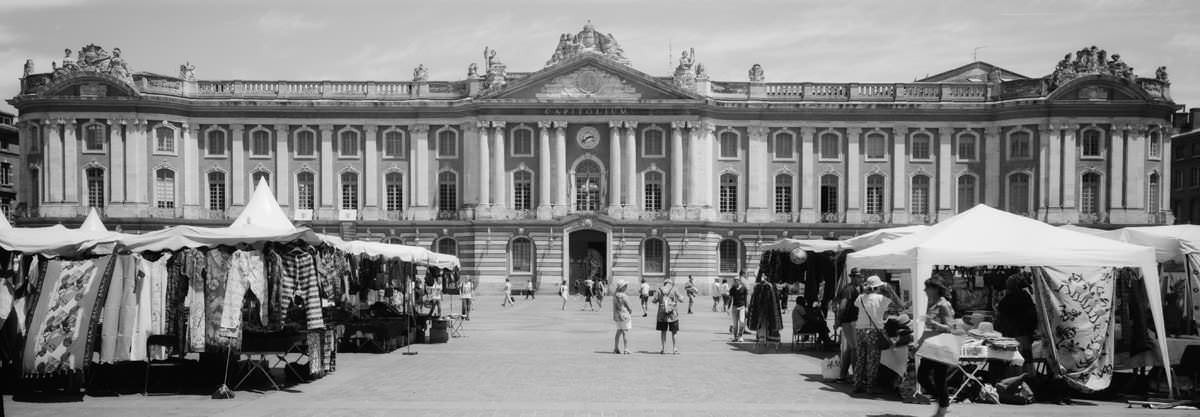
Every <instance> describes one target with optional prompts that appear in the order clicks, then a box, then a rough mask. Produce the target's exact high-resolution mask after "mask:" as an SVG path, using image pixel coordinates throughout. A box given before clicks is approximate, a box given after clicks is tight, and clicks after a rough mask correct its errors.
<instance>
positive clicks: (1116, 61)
mask: <svg viewBox="0 0 1200 417" xmlns="http://www.w3.org/2000/svg"><path fill="white" fill-rule="evenodd" d="M1085 75H1108V76H1111V77H1117V78H1121V79H1123V80H1126V81H1130V82H1132V81H1135V80H1136V79H1137V76H1135V75H1134V74H1133V67H1131V66H1129V65H1128V64H1126V63H1125V62H1124V61H1122V60H1121V55H1118V54H1112V56H1111V57H1109V56H1108V52H1106V51H1105V50H1103V49H1100V48H1097V47H1095V46H1091V47H1087V48H1083V49H1080V50H1078V51H1076V52H1075V55H1074V58H1072V56H1071V54H1066V56H1063V59H1062V60H1061V61H1058V66H1056V67H1055V68H1054V73H1053V74H1051V75H1050V80H1051V88H1057V87H1060V86H1062V85H1064V84H1066V83H1068V82H1070V81H1071V80H1074V79H1076V78H1079V77H1082V76H1085Z"/></svg>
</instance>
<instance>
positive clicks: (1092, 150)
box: [1079, 129, 1103, 158]
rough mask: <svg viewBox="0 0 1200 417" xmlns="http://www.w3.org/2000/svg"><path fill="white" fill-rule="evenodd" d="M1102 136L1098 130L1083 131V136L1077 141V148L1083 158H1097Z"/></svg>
mask: <svg viewBox="0 0 1200 417" xmlns="http://www.w3.org/2000/svg"><path fill="white" fill-rule="evenodd" d="M1102 140H1103V134H1102V132H1101V131H1100V130H1098V129H1087V130H1084V131H1083V136H1082V137H1081V138H1080V139H1079V147H1080V148H1081V149H1080V150H1081V151H1082V152H1083V154H1082V156H1083V157H1085V158H1089V157H1090V158H1099V157H1100V156H1101V155H1100V152H1101V141H1102Z"/></svg>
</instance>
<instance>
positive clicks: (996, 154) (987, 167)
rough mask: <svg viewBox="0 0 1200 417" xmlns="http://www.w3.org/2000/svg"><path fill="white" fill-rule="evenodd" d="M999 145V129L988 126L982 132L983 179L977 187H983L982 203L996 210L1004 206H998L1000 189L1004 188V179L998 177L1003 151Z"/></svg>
mask: <svg viewBox="0 0 1200 417" xmlns="http://www.w3.org/2000/svg"><path fill="white" fill-rule="evenodd" d="M1000 144H1001V141H1000V128H999V127H997V126H989V127H988V128H987V129H986V130H984V133H983V147H984V153H985V155H984V159H985V161H984V164H983V179H982V180H981V181H979V185H982V186H983V191H984V196H983V202H984V203H985V204H987V205H989V206H992V207H993V208H997V209H1003V208H1004V205H1003V204H1000V187H1003V186H1004V178H1002V177H1001V176H1000V152H1001V150H1002V149H1003V146H1001V145H1000Z"/></svg>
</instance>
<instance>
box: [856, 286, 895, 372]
mask: <svg viewBox="0 0 1200 417" xmlns="http://www.w3.org/2000/svg"><path fill="white" fill-rule="evenodd" d="M885 286H887V284H884V283H883V280H882V279H880V278H879V276H877V275H872V276H870V277H869V278H867V282H866V284H865V287H866V288H865V289H864V290H863V294H862V295H859V296H858V299H856V300H854V306H855V307H858V320H857V321H855V323H854V332H855V340H857V341H858V351H857V353H856V355H855V358H854V359H855V360H854V393H856V394H857V393H862V392H864V391H867V392H869V391H874V390H873V389H872V387H873V386H874V384H875V375H876V374H877V373H878V371H879V354H880V350H879V346H878V345H876V339H877V338H878V337H881V336H880V335H879V333H880V331H882V330H883V325H884V323H886V320H887V310H888V307H889V306H891V303H892V300H891V299H889V298H888V297H886V296H884V295H883V294H882V292H883V290H882V287H885Z"/></svg>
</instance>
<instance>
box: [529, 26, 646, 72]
mask: <svg viewBox="0 0 1200 417" xmlns="http://www.w3.org/2000/svg"><path fill="white" fill-rule="evenodd" d="M585 53H591V54H597V55H600V56H602V57H605V58H608V59H611V60H613V61H617V62H619V63H621V64H623V65H629V59H628V58H625V51H624V50H623V49H621V44H620V43H617V38H616V37H615V36H613V35H612V34H611V33H607V34H606V33H601V32H599V31H597V30H596V28H595V27H594V26H592V22H591V21H588V23H587V24H586V25H584V26H583V30H581V31H579V33H577V34H575V35H574V36H572V35H571V34H570V33H564V34H562V35H559V37H558V46H556V47H555V48H554V54H553V55H551V56H550V60H549V61H546V66H547V67H548V66H551V65H555V64H558V63H559V62H562V61H566V60H568V59H571V58H574V57H576V56H578V55H580V54H585Z"/></svg>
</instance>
